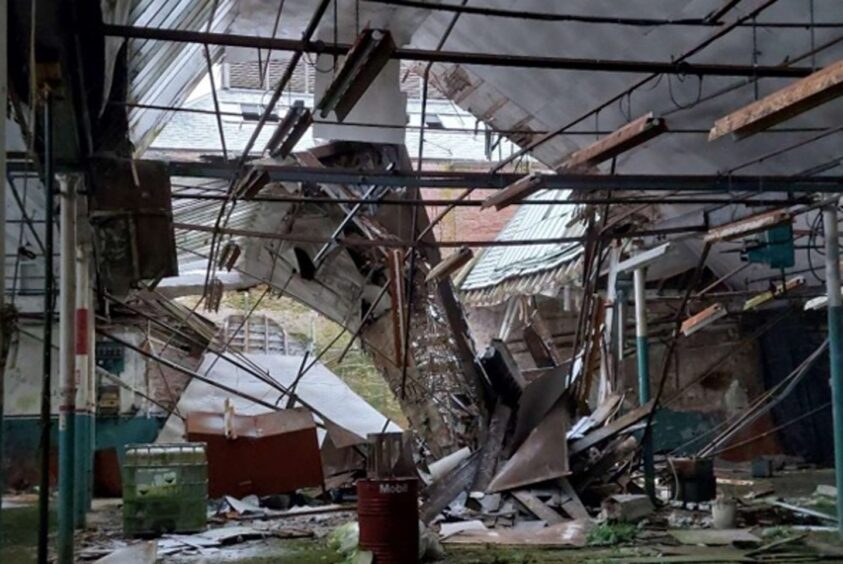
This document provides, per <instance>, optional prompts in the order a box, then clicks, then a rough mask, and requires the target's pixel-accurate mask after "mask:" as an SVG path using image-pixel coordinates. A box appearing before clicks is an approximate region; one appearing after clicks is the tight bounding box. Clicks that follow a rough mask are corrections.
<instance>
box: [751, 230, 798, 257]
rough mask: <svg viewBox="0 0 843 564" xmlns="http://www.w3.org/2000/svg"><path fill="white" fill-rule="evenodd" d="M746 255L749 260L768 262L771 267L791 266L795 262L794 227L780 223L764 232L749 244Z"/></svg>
mask: <svg viewBox="0 0 843 564" xmlns="http://www.w3.org/2000/svg"><path fill="white" fill-rule="evenodd" d="M744 257H745V258H746V260H748V261H749V262H754V263H761V264H766V265H768V266H769V267H770V268H790V267H792V266H793V265H794V264H795V257H794V247H793V227H792V226H791V224H790V223H786V224H783V225H778V226H776V227H773V228H772V229H768V230H767V231H765V232H764V233H763V234H762V239H761V240H760V241H756V242H754V243H752V244H750V245H748V246H747V247H746V249H745V253H744Z"/></svg>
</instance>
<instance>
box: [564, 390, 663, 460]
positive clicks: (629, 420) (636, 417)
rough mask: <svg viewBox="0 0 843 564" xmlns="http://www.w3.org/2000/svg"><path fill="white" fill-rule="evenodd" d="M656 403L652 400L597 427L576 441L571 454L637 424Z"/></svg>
mask: <svg viewBox="0 0 843 564" xmlns="http://www.w3.org/2000/svg"><path fill="white" fill-rule="evenodd" d="M654 404H655V400H650V401H649V402H647V403H645V404H644V405H642V406H641V407H638V408H636V409H633V410H632V411H630V412H629V413H627V414H625V415H622V416H621V417H619V418H617V419H615V420H614V421H612V422H611V423H609V424H608V425H604V426H603V427H601V428H600V429H597V430H596V431H594V432H593V433H589V434H588V435H586V436H585V437H583V438H582V439H579V440H578V441H574V443H573V444H572V445H571V446H570V447H569V449H568V452H569V454H570V455H571V456H573V455H575V454H579V453H581V452H583V451H585V450H588V449H589V448H591V447H593V446H594V445H596V444H599V443H601V442H603V441H605V440H606V439H610V438H612V437H614V436H615V435H617V434H618V433H621V432H623V431H624V429H626V428H628V427H631V426H633V425H635V424H636V423H638V422H639V421H641V420H642V419H644V418H645V417H647V416H648V415H649V414H650V411H652V410H653V405H654Z"/></svg>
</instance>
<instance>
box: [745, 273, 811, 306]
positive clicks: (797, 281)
mask: <svg viewBox="0 0 843 564" xmlns="http://www.w3.org/2000/svg"><path fill="white" fill-rule="evenodd" d="M804 285H805V277H804V276H794V277H793V278H791V279H790V280H788V281H786V282H785V283H784V286H782V285H781V283H778V284H776V285H775V288H774V289H773V290H767V291H766V292H761V293H760V294H757V295H755V296H753V297H751V298H749V299H748V300H746V302H744V304H743V311H749V310H752V309H755V308H757V307H758V306H761V305H764V304H766V303H767V302H770V301H772V300H774V299H776V298H778V297H779V296H782V295H784V294H787V293H788V292H792V291H793V290H795V289H797V288H800V287H802V286H804Z"/></svg>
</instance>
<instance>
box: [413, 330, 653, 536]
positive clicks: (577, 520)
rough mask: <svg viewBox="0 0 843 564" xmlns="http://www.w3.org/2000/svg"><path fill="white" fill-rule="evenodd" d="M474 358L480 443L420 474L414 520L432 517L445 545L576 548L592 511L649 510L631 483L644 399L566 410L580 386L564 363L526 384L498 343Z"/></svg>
mask: <svg viewBox="0 0 843 564" xmlns="http://www.w3.org/2000/svg"><path fill="white" fill-rule="evenodd" d="M482 362H483V365H484V369H485V372H486V374H487V375H488V378H489V384H490V387H491V388H492V390H493V391H494V392H493V393H494V395H495V400H494V406H493V407H492V408H491V409H490V412H491V416H490V420H489V422H488V425H487V426H486V429H485V436H484V438H483V439H482V443H481V444H482V446H481V447H480V448H479V449H477V450H476V451H475V452H471V451H470V450H469V449H463V450H460V451H457V452H455V453H453V454H451V455H450V456H448V457H445V458H444V459H441V460H440V461H437V462H436V463H434V464H431V465H430V466H429V467H428V473H426V474H425V477H426V478H427V479H428V482H429V484H428V486H427V487H426V488H425V489H424V491H423V492H422V498H423V504H422V511H421V519H422V521H423V522H425V523H439V524H441V530H442V536H443V537H444V539H445V542H453V543H456V542H463V541H467V540H471V541H472V542H474V541H479V540H480V539H485V540H484V541H483V542H494V543H504V544H509V543H510V542H515V541H516V540H517V541H519V542H523V543H526V544H531V543H536V544H554V543H558V544H565V545H584V544H585V541H586V537H587V535H588V532H589V530H590V528H591V524H592V517H596V516H597V515H598V514H600V513H601V511H602V512H603V513H604V514H607V516H608V517H610V518H612V519H619V520H624V521H637V520H638V519H640V518H641V517H643V516H645V515H646V514H647V513H649V512H651V511H652V510H653V506H652V504H651V502H650V500H649V498H647V497H646V496H644V495H642V494H643V491H642V490H641V487H640V486H639V485H638V484H637V483H636V481H635V480H633V477H634V472H633V470H634V469H635V468H636V467H637V463H636V462H637V456H638V454H639V451H640V449H639V446H640V434H639V435H636V432H639V431H641V430H642V429H643V427H644V426H645V423H646V421H645V420H646V419H647V418H648V416H649V415H650V413H651V411H652V409H653V402H649V403H647V404H645V405H643V406H640V407H633V408H628V407H625V406H624V401H623V398H622V397H621V396H618V395H610V396H608V397H606V398H605V399H604V400H603V401H602V402H601V403H600V405H599V406H598V407H597V409H595V410H594V411H592V412H590V413H585V414H583V415H580V416H579V417H573V415H574V414H576V413H578V410H579V409H581V408H580V406H581V405H583V404H584V402H582V401H580V399H579V398H581V396H582V392H583V390H582V387H581V385H580V382H578V381H577V380H576V379H575V378H572V377H571V374H570V373H569V370H568V369H567V368H562V367H552V368H547V369H544V370H542V371H539V372H540V373H539V374H538V375H537V376H536V375H531V376H532V378H531V379H530V380H529V381H528V380H527V378H526V377H525V376H524V375H523V374H522V373H521V371H520V370H519V368H518V366H517V365H516V363H515V362H514V360H513V359H512V356H511V354H510V353H509V351H508V349H507V347H506V345H505V344H504V343H503V342H502V341H495V342H493V344H492V346H491V347H490V349H489V350H488V351H487V352H486V354H485V355H484V356H483V357H482ZM492 529H497V531H495V532H494V533H490V532H489V531H490V530H492ZM504 529H505V530H504Z"/></svg>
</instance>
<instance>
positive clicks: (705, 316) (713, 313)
mask: <svg viewBox="0 0 843 564" xmlns="http://www.w3.org/2000/svg"><path fill="white" fill-rule="evenodd" d="M728 313H729V312H728V311H726V308H725V307H723V305H722V304H712V305H710V306H709V307H707V308H705V309H704V310H702V311H701V312H699V313H698V314H696V315H692V316H691V317H689V318H688V319H686V320H685V321H683V322H682V328H681V330H682V334H683V335H685V336H686V337H687V336H689V335H693V334H694V333H696V332H697V331H699V330H700V329H702V328H704V327H707V326H708V325H710V324H712V323H714V322H715V321H717V320H718V319H722V318H723V317H726V315H728Z"/></svg>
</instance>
